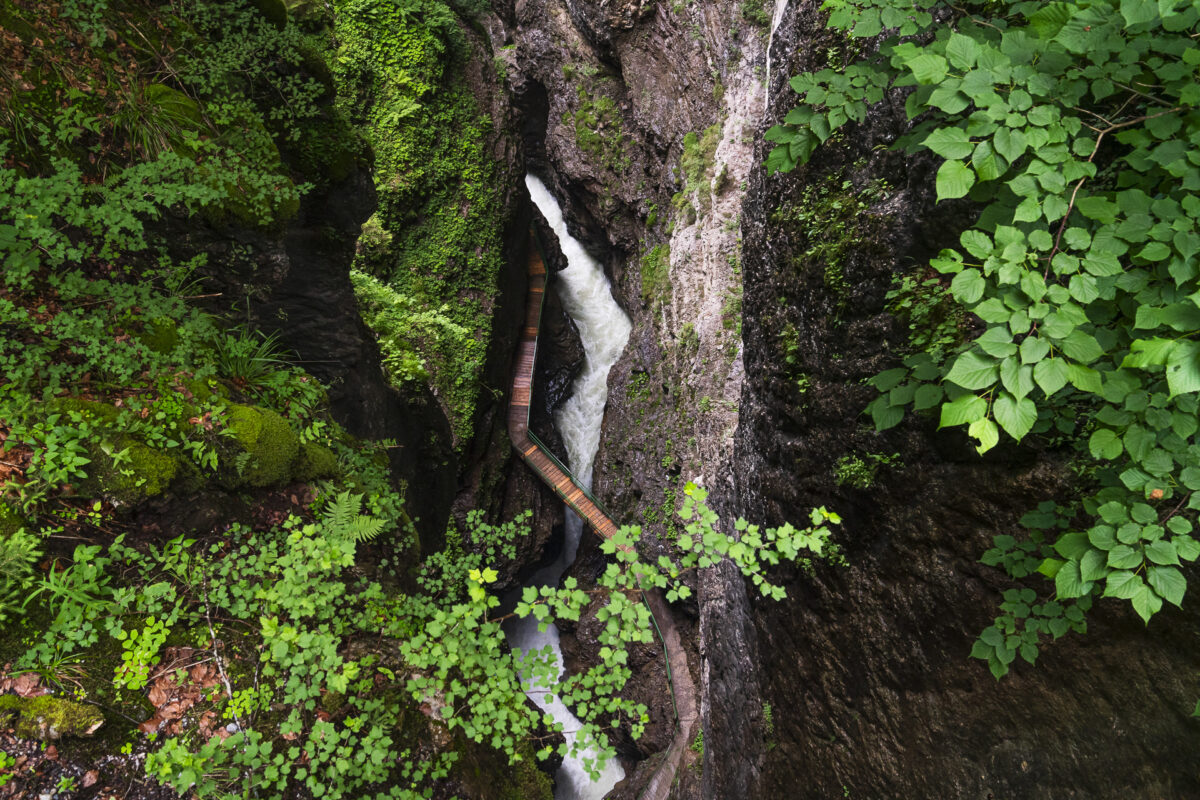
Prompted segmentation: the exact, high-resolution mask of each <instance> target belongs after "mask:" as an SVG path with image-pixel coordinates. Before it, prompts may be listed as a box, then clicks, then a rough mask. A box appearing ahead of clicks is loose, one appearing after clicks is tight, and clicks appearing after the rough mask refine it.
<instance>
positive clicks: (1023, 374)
mask: <svg viewBox="0 0 1200 800" xmlns="http://www.w3.org/2000/svg"><path fill="white" fill-rule="evenodd" d="M1000 382H1001V383H1003V384H1004V388H1005V389H1007V390H1008V391H1009V392H1010V393H1011V394H1012V395H1013V397H1016V398H1018V399H1020V398H1023V397H1025V396H1026V395H1028V394H1029V393H1030V392H1032V391H1033V387H1034V383H1033V367H1031V366H1029V365H1028V364H1021V363H1020V362H1019V361H1018V360H1017V359H1016V358H1014V357H1012V356H1009V357H1008V358H1006V359H1004V360H1003V361H1001V362H1000Z"/></svg>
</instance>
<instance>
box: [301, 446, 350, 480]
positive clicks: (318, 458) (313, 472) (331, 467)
mask: <svg viewBox="0 0 1200 800" xmlns="http://www.w3.org/2000/svg"><path fill="white" fill-rule="evenodd" d="M338 472H339V470H338V461H337V456H336V455H335V454H334V452H333V451H332V450H330V449H329V448H328V447H324V446H322V445H319V444H313V443H311V442H306V443H304V444H302V445H300V452H299V454H298V455H297V457H296V464H295V467H294V468H293V469H292V477H293V478H295V479H296V480H298V481H314V480H316V479H317V478H332V477H335V476H336V475H337V474H338Z"/></svg>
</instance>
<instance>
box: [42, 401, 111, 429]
mask: <svg viewBox="0 0 1200 800" xmlns="http://www.w3.org/2000/svg"><path fill="white" fill-rule="evenodd" d="M72 412H74V413H77V414H79V415H80V416H82V417H83V418H84V419H86V420H90V421H92V422H98V423H100V424H101V425H114V424H116V422H117V417H119V416H120V414H121V410H120V409H119V408H117V407H116V406H113V405H110V404H108V403H99V402H96V401H95V400H84V399H83V398H82V397H53V398H51V399H49V400H47V401H46V415H47V416H49V415H50V414H56V413H57V414H68V415H69V414H71V413H72Z"/></svg>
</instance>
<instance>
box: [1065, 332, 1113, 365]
mask: <svg viewBox="0 0 1200 800" xmlns="http://www.w3.org/2000/svg"><path fill="white" fill-rule="evenodd" d="M1062 351H1063V352H1064V353H1065V354H1066V355H1067V356H1068V357H1070V358H1073V359H1075V360H1076V361H1079V362H1080V363H1083V364H1090V363H1092V362H1093V361H1095V360H1096V359H1098V358H1100V356H1102V355H1104V350H1103V349H1101V347H1100V344H1099V343H1098V342H1097V341H1096V337H1095V336H1092V335H1091V334H1089V333H1084V332H1083V331H1081V330H1074V331H1071V333H1070V335H1069V336H1067V338H1065V339H1063V342H1062Z"/></svg>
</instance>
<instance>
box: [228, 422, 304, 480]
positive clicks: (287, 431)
mask: <svg viewBox="0 0 1200 800" xmlns="http://www.w3.org/2000/svg"><path fill="white" fill-rule="evenodd" d="M227 424H228V426H229V430H231V431H233V438H234V440H235V441H236V442H237V443H238V445H240V446H241V448H242V451H243V452H244V453H247V454H249V462H248V463H247V464H245V466H244V468H243V469H242V472H241V475H240V476H238V478H237V479H235V481H234V484H235V485H242V486H256V487H262V486H273V485H278V484H281V483H284V482H285V481H287V480H288V479H289V478H290V477H291V475H292V467H293V465H294V464H295V461H296V457H297V455H298V454H299V452H300V437H299V436H297V435H296V432H295V431H293V430H292V426H291V425H289V424H288V421H287V420H286V419H284V418H283V417H282V416H280V415H279V414H277V413H275V412H274V411H271V410H270V409H267V408H255V407H253V406H243V405H234V406H232V407H231V408H230V410H229V418H228V423H227Z"/></svg>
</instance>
